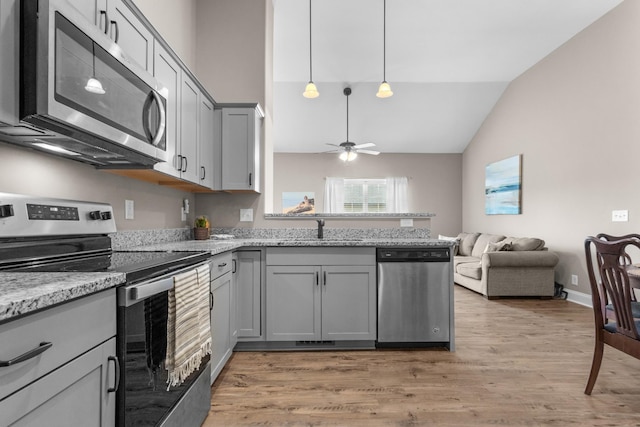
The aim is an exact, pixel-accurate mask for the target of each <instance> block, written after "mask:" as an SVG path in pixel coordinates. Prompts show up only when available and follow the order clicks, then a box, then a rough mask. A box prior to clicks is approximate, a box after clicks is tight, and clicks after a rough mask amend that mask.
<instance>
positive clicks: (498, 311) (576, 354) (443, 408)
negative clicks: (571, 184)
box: [203, 286, 640, 427]
mask: <svg viewBox="0 0 640 427" xmlns="http://www.w3.org/2000/svg"><path fill="white" fill-rule="evenodd" d="M455 312H456V331H455V334H456V351H455V352H448V351H441V350H433V349H431V350H394V349H385V350H360V351H323V352H309V351H304V352H238V353H234V355H233V357H232V358H231V361H230V362H229V363H228V364H227V366H226V367H225V368H224V370H223V372H222V373H221V375H220V377H219V378H218V380H217V381H216V382H215V384H214V385H213V388H212V400H211V411H210V413H209V416H208V417H207V419H206V420H205V422H204V424H203V426H204V427H217V426H225V427H229V426H423V425H424V426H496V425H498V426H541V425H545V426H640V361H638V360H636V359H633V358H631V357H629V356H627V355H625V354H622V353H620V352H617V351H616V350H613V349H611V348H605V355H604V360H603V363H602V368H601V370H600V375H599V377H598V381H597V382H596V385H595V388H594V391H593V394H592V395H591V396H586V395H584V393H583V390H584V387H585V384H586V381H587V377H588V374H589V369H590V366H591V358H592V354H593V353H592V352H593V315H592V311H591V309H589V308H586V307H582V306H580V305H577V304H573V303H570V302H567V301H562V300H544V301H540V300H529V299H513V300H510V299H500V300H492V301H489V300H487V299H485V298H483V297H482V296H480V295H478V294H475V293H473V292H471V291H468V290H466V289H464V288H460V287H457V286H456V289H455Z"/></svg>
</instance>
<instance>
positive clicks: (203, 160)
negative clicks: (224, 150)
mask: <svg viewBox="0 0 640 427" xmlns="http://www.w3.org/2000/svg"><path fill="white" fill-rule="evenodd" d="M213 144H214V117H213V104H212V103H211V101H209V100H208V99H207V98H206V97H205V96H204V95H203V94H202V93H201V94H200V138H199V140H198V149H199V153H198V161H199V162H200V170H199V171H198V172H199V175H200V176H199V178H200V182H199V184H200V185H202V186H204V187H207V188H210V189H213V176H214V175H213V174H214V170H213V163H214V161H213V160H214V159H213V155H214V154H213Z"/></svg>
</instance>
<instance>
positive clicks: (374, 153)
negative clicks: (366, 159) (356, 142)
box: [356, 150, 380, 156]
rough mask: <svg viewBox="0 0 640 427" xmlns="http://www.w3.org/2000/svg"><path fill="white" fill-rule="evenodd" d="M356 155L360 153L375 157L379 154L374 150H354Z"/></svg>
mask: <svg viewBox="0 0 640 427" xmlns="http://www.w3.org/2000/svg"><path fill="white" fill-rule="evenodd" d="M356 153H358V154H359V153H362V154H372V155H374V156H377V155H378V154H380V152H379V151H374V150H356Z"/></svg>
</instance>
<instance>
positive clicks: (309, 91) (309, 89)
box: [302, 0, 320, 98]
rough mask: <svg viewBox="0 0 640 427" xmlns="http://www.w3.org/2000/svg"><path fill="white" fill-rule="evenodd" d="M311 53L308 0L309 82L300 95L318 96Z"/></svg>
mask: <svg viewBox="0 0 640 427" xmlns="http://www.w3.org/2000/svg"><path fill="white" fill-rule="evenodd" d="M311 53H312V50H311V0H309V83H307V86H306V87H305V88H304V92H303V93H302V96H304V97H305V98H317V97H318V96H320V92H318V88H317V87H316V85H315V84H314V83H313V73H312V68H313V67H312V62H311V58H312V55H311Z"/></svg>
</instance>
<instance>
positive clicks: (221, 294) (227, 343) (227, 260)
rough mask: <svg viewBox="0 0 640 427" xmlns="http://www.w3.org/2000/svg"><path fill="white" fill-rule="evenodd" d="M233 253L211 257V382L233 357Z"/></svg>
mask: <svg viewBox="0 0 640 427" xmlns="http://www.w3.org/2000/svg"><path fill="white" fill-rule="evenodd" d="M231 265H232V260H231V253H226V254H221V255H217V256H215V257H213V258H212V259H211V384H213V382H214V381H215V380H216V378H217V377H218V375H220V372H221V371H222V368H224V365H225V364H226V363H227V361H228V360H229V358H230V357H231V353H232V351H233V348H232V347H231V299H232V297H231V296H232V286H231V281H232V274H231Z"/></svg>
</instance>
